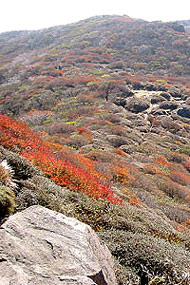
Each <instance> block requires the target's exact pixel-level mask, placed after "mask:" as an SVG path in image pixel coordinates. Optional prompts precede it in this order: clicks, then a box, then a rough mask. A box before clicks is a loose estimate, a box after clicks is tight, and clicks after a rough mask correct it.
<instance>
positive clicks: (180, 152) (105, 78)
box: [0, 16, 190, 284]
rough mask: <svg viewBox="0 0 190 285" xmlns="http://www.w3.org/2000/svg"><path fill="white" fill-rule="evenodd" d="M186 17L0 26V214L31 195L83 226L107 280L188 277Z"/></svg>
mask: <svg viewBox="0 0 190 285" xmlns="http://www.w3.org/2000/svg"><path fill="white" fill-rule="evenodd" d="M188 23H189V21H181V22H169V23H162V22H146V21H143V20H136V19H132V18H130V17H128V16H97V17H93V18H90V19H87V20H84V21H80V22H78V23H75V24H70V25H66V26H58V27H52V28H49V29H44V30H39V31H15V32H10V33H2V34H0V62H1V64H0V143H1V149H0V162H1V161H5V159H6V160H7V163H8V165H9V166H10V167H11V169H12V171H11V170H10V169H9V168H7V169H5V168H6V167H5V162H3V163H1V165H0V185H1V186H0V187H1V188H0V189H1V196H0V203H1V205H3V206H2V207H5V209H3V208H2V210H1V212H0V213H1V218H4V217H6V216H7V215H8V214H10V213H12V212H13V211H20V210H23V209H25V208H26V207H29V206H31V205H34V204H40V205H42V206H46V207H48V208H50V209H52V210H56V211H58V212H61V213H63V214H66V215H70V216H73V217H76V218H78V219H79V220H81V221H83V222H85V223H88V224H89V225H90V226H91V227H92V228H93V229H95V230H96V231H97V233H98V234H99V236H100V237H101V238H102V239H103V240H104V241H105V242H106V244H107V245H108V247H109V248H110V250H111V252H112V254H113V256H114V257H115V259H116V274H117V278H118V284H189V282H190V273H189V272H190V267H189V266H190V264H189V260H190V252H189V251H190V235H189V234H190V60H189V58H190V34H188V26H189V24H188ZM5 201H6V202H5Z"/></svg>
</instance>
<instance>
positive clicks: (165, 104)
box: [159, 101, 178, 110]
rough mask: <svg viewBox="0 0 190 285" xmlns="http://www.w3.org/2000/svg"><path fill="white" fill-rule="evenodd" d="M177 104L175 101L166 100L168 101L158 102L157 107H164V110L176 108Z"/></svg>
mask: <svg viewBox="0 0 190 285" xmlns="http://www.w3.org/2000/svg"><path fill="white" fill-rule="evenodd" d="M177 107H178V104H177V103H175V102H168V101H164V102H162V103H161V104H160V106H159V108H160V109H164V110H175V109H177Z"/></svg>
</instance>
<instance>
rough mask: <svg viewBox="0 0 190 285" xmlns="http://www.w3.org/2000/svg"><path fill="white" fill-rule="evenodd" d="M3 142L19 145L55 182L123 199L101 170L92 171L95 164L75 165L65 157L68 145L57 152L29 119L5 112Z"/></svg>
mask: <svg viewBox="0 0 190 285" xmlns="http://www.w3.org/2000/svg"><path fill="white" fill-rule="evenodd" d="M0 143H1V144H2V145H3V146H4V147H7V148H9V149H15V148H17V150H18V151H19V153H20V154H21V155H22V156H23V157H25V158H26V159H28V160H29V161H30V162H32V163H33V164H34V165H36V166H38V167H39V168H40V169H41V170H42V171H43V172H44V173H45V174H46V175H48V176H49V177H50V178H51V179H52V180H53V181H55V183H57V184H59V185H61V186H66V187H67V188H69V189H71V190H76V191H82V192H84V193H86V194H88V195H91V196H94V197H95V198H102V199H104V198H106V199H107V200H109V201H111V202H113V203H120V204H121V203H122V201H121V200H119V199H118V198H116V197H115V196H114V194H113V192H112V191H111V189H110V187H109V186H108V185H106V184H105V183H102V182H101V174H100V173H98V172H94V173H93V172H92V173H91V172H90V171H89V169H92V168H93V165H91V166H90V165H87V166H86V167H83V168H81V167H79V166H77V165H74V164H73V163H72V162H71V161H69V160H68V159H65V158H64V155H63V154H64V151H65V149H64V148H63V150H62V152H61V154H60V155H59V154H58V153H54V151H53V149H52V148H51V147H50V145H48V143H45V142H44V141H42V139H40V138H39V137H38V136H37V135H36V134H35V133H33V132H32V131H31V130H30V128H29V127H28V126H27V125H26V124H25V123H21V122H16V121H14V120H13V119H11V118H9V117H7V116H5V115H1V114H0ZM53 147H54V149H55V148H58V147H59V146H58V145H54V146H53ZM59 148H60V147H59ZM85 162H87V163H89V161H87V160H85V159H83V163H85ZM94 169H95V168H94Z"/></svg>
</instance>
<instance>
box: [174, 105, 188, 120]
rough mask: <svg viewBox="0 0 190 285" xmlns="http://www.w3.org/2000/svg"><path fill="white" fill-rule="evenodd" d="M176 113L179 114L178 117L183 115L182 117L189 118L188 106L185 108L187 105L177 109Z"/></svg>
mask: <svg viewBox="0 0 190 285" xmlns="http://www.w3.org/2000/svg"><path fill="white" fill-rule="evenodd" d="M177 114H178V115H179V116H180V117H183V118H188V119H189V118H190V108H187V107H184V108H182V109H179V110H178V111H177Z"/></svg>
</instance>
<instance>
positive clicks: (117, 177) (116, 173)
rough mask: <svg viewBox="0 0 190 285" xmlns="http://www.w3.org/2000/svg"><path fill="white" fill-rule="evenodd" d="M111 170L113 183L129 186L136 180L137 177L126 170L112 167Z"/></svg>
mask: <svg viewBox="0 0 190 285" xmlns="http://www.w3.org/2000/svg"><path fill="white" fill-rule="evenodd" d="M110 170H111V172H112V174H113V178H112V181H113V182H114V183H121V184H129V183H131V182H132V181H134V179H135V177H134V176H133V175H131V174H130V173H129V172H128V171H127V170H126V168H123V167H119V166H110Z"/></svg>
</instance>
